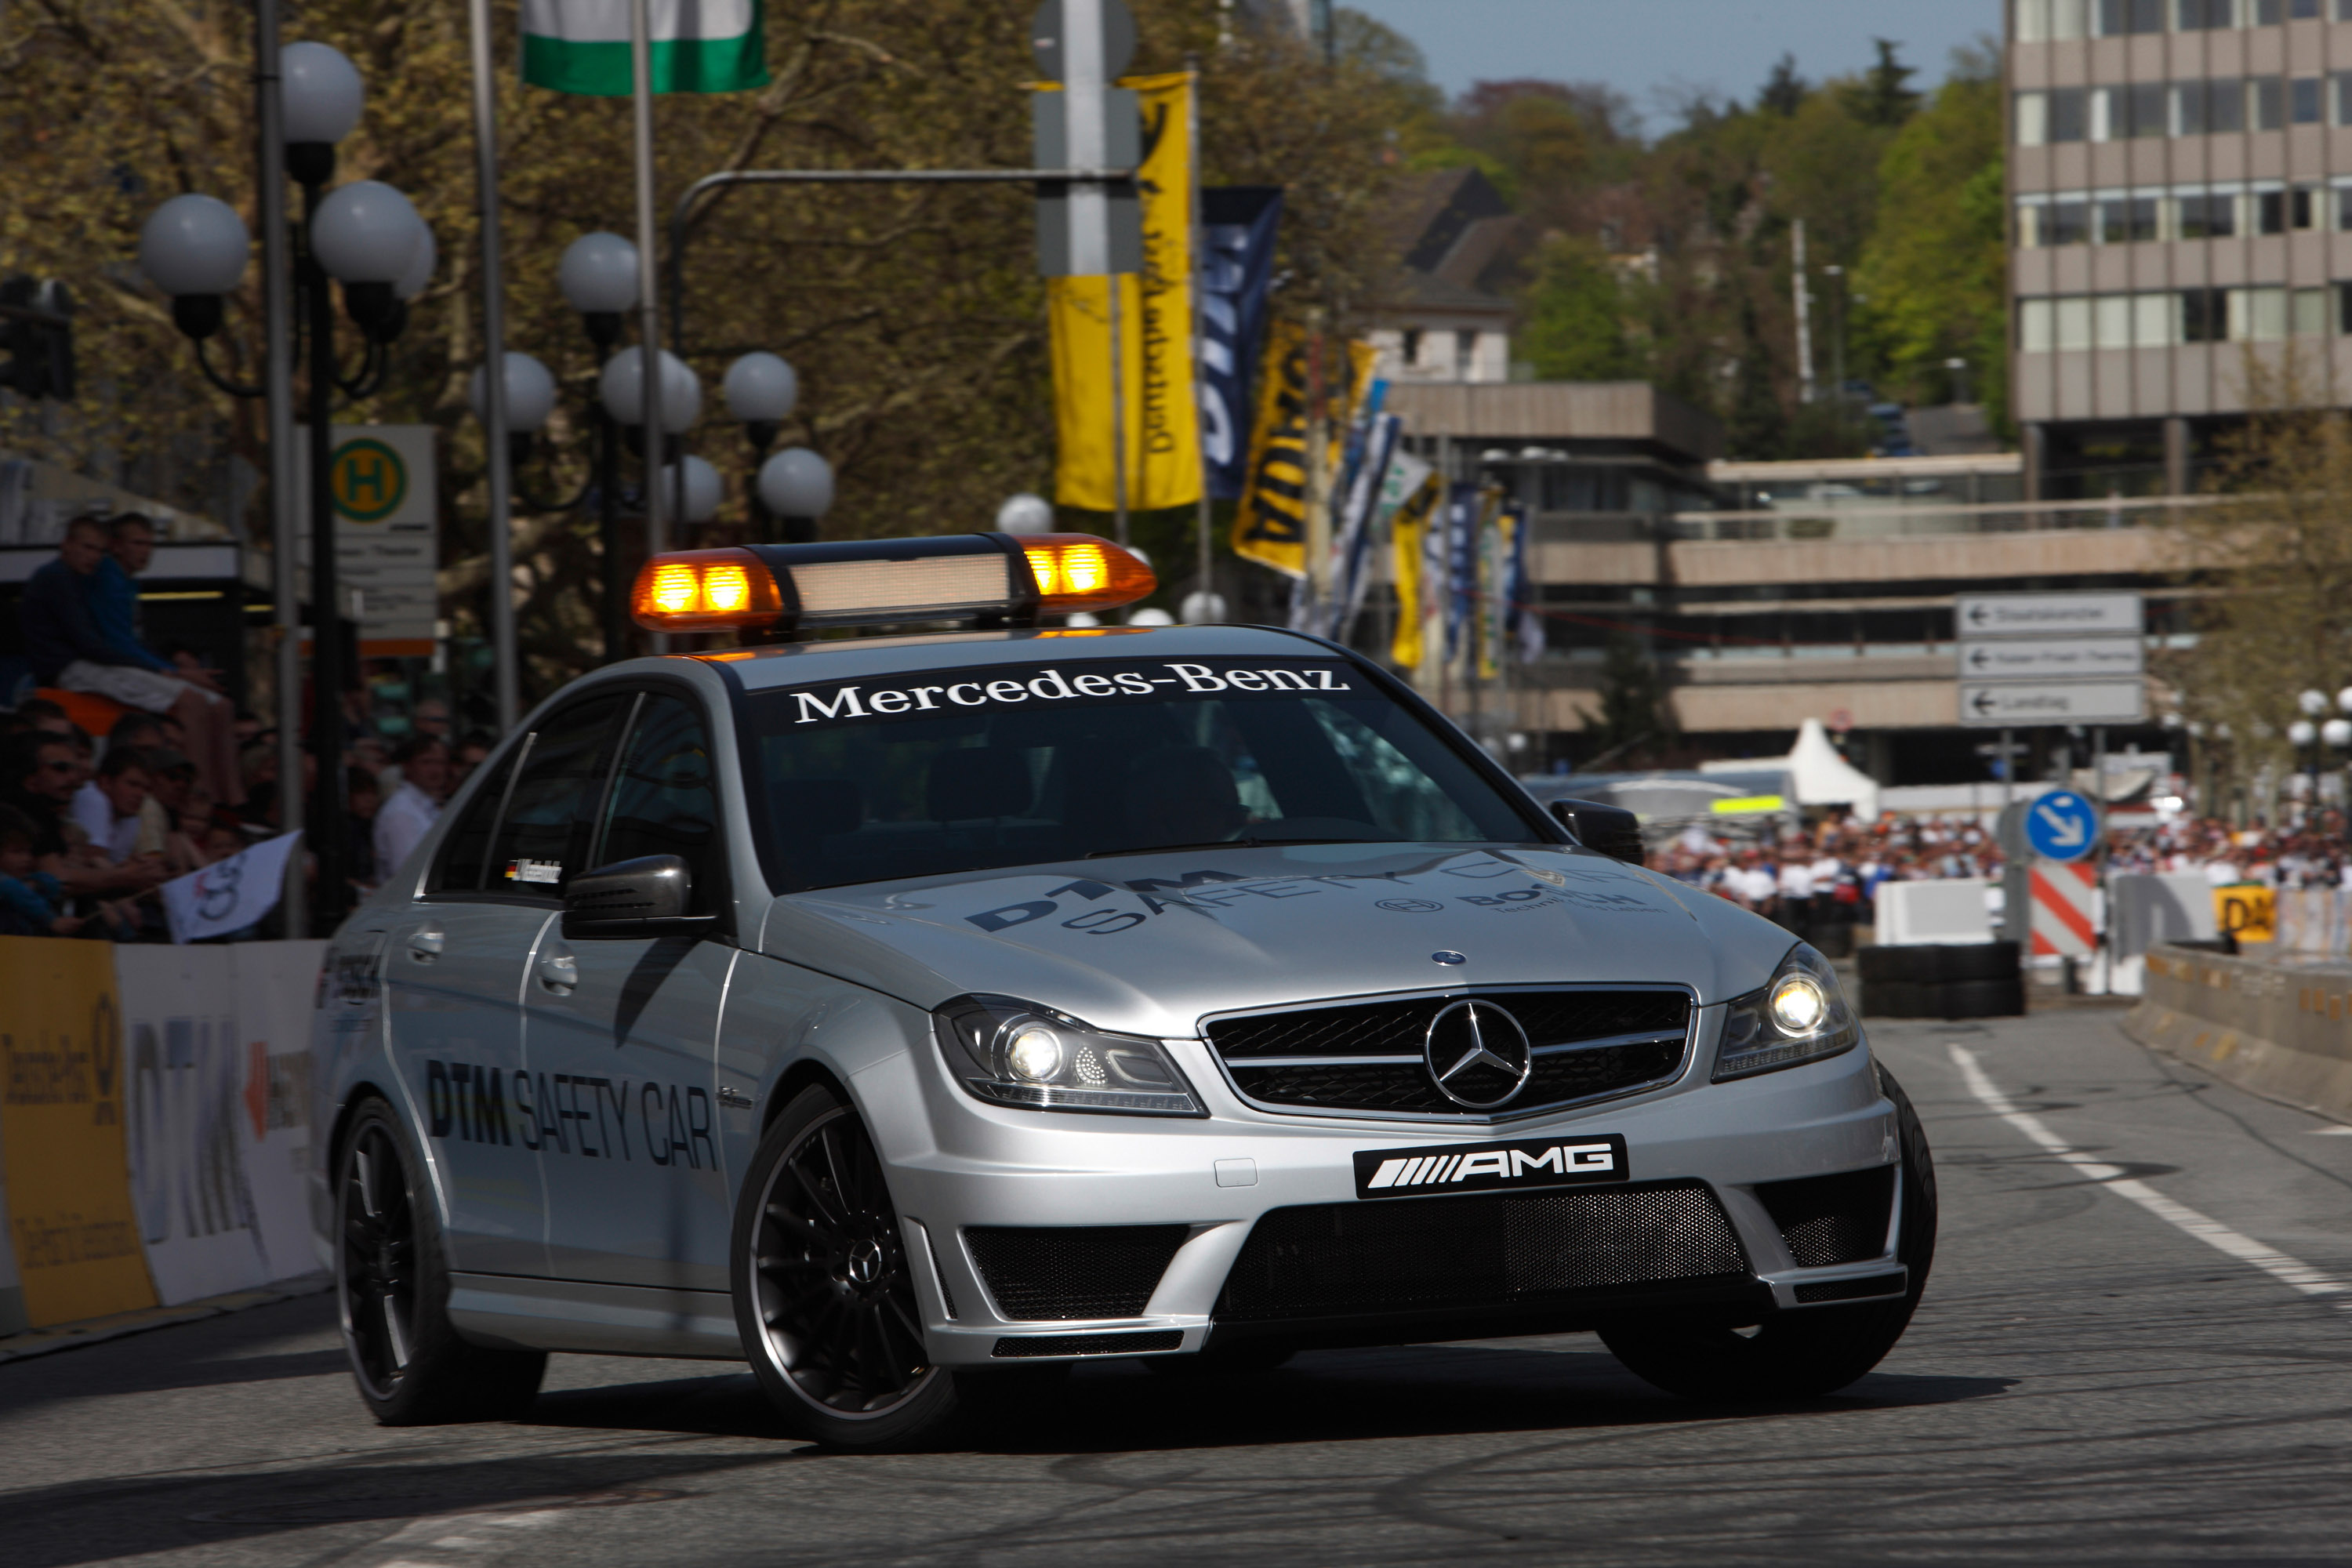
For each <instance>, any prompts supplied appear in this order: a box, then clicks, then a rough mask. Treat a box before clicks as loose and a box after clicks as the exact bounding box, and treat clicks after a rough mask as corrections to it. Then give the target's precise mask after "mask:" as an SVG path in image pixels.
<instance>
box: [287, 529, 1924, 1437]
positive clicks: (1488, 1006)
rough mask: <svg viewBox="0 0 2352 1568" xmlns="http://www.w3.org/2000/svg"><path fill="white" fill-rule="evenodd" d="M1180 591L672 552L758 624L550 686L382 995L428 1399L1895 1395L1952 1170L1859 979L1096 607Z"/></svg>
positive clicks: (367, 1119)
mask: <svg viewBox="0 0 2352 1568" xmlns="http://www.w3.org/2000/svg"><path fill="white" fill-rule="evenodd" d="M1150 581H1151V580H1150V575H1149V573H1148V572H1147V571H1146V570H1145V569H1144V568H1143V567H1142V565H1141V563H1139V562H1136V561H1134V560H1133V558H1132V557H1129V556H1126V555H1125V554H1123V553H1122V552H1119V551H1118V549H1117V547H1116V546H1112V545H1108V544H1106V543H1103V542H1100V541H1096V540H1091V539H1085V538H1083V537H1081V536H1074V535H1053V536H1043V537H1042V538H1041V537H1036V536H1032V537H1029V538H1025V539H1021V540H1014V539H1012V538H1009V537H1007V536H1003V535H991V534H968V535H961V536H951V537H947V538H940V539H929V540H901V541H891V542H873V543H864V544H856V545H811V546H782V547H772V548H771V547H752V548H746V549H737V550H730V551H709V552H690V553H688V554H682V555H677V556H666V557H660V558H657V559H656V561H655V562H654V563H651V564H649V565H648V566H647V567H646V572H645V574H644V575H642V576H641V577H640V579H639V582H638V587H637V595H636V610H637V614H638V616H639V618H640V620H641V621H643V622H644V624H646V625H647V626H654V627H656V628H658V629H662V630H665V631H668V632H672V633H693V632H711V631H731V632H733V633H734V634H736V636H737V637H741V638H743V639H745V640H747V641H748V642H749V643H750V644H751V646H744V647H728V648H726V649H724V650H716V651H703V652H699V653H688V654H684V655H673V656H669V657H663V658H644V659H637V660H634V661H631V662H627V663H623V664H618V665H614V666H612V667H610V668H604V669H600V670H597V671H596V672H594V673H593V674H591V675H589V676H586V677H584V678H583V679H579V680H577V681H575V682H573V683H572V685H570V686H569V687H567V688H565V689H563V690H562V691H561V692H560V693H558V694H557V695H556V696H554V697H553V698H551V699H550V700H548V701H546V702H545V703H543V704H542V705H541V707H540V708H539V710H537V711H535V712H533V713H532V714H531V715H530V717H529V719H528V720H527V721H525V722H524V723H523V724H522V725H521V726H520V728H519V729H518V730H517V731H516V732H515V733H513V734H511V735H509V737H507V739H506V741H505V743H504V744H503V746H502V748H501V749H500V751H499V752H498V754H497V755H496V756H494V757H493V758H492V759H491V760H490V761H489V762H488V763H486V764H485V765H483V766H482V767H481V768H480V769H478V771H477V773H476V774H475V775H474V777H473V778H472V779H470V780H469V781H468V784H467V787H466V788H465V789H464V790H463V791H462V792H461V793H460V794H459V795H457V798H456V799H454V800H452V801H451V802H450V803H449V804H448V805H447V806H446V808H445V809H444V811H443V813H442V815H441V817H440V820H439V822H438V824H437V825H436V829H435V831H434V832H433V834H432V835H431V836H430V837H428V838H427V839H426V840H425V843H424V844H423V845H422V846H421V847H419V849H418V850H417V852H416V854H415V856H414V857H413V858H412V859H411V860H410V862H409V863H408V864H406V865H404V866H403V867H401V868H399V869H398V871H397V873H396V874H395V875H394V876H392V877H391V878H390V879H388V880H387V882H386V884H385V886H384V887H383V889H382V890H381V891H380V892H379V893H377V894H376V895H375V896H374V897H373V898H372V899H371V900H369V901H368V902H367V903H365V904H364V905H363V906H362V908H361V909H359V910H357V912H355V913H354V914H353V915H352V918H351V919H350V921H348V922H347V923H346V924H345V926H344V927H343V929H342V931H341V933H340V934H339V935H338V937H337V939H336V941H335V942H334V944H333V947H332V949H331V953H330V955H329V958H328V962H327V966H326V970H325V973H324V974H323V976H322V980H321V984H320V1000H319V1009H318V1016H317V1026H316V1030H315V1034H314V1058H315V1060H314V1068H315V1072H314V1091H315V1093H316V1095H317V1096H318V1101H319V1103H318V1105H317V1107H316V1109H317V1112H318V1117H319V1121H318V1123H317V1124H318V1125H320V1126H321V1127H323V1128H328V1129H331V1136H329V1137H326V1138H323V1139H321V1140H320V1152H321V1159H320V1165H319V1168H318V1169H317V1170H316V1172H315V1173H314V1178H315V1187H314V1200H315V1201H314V1213H315V1215H316V1219H317V1225H318V1232H319V1237H320V1247H321V1250H322V1255H323V1256H324V1257H325V1258H326V1260H327V1261H328V1263H329V1264H330V1266H331V1268H333V1269H334V1271H335V1273H336V1276H337V1278H338V1279H339V1281H340V1289H341V1308H342V1321H343V1331H344V1337H345V1340H346V1342H347V1344H348V1346H349V1349H350V1352H351V1362H352V1370H353V1373H354V1374H355V1377H356V1379H357V1381H358V1384H359V1387H360V1391H361V1393H362V1395H363V1397H364V1398H365V1400H366V1402H367V1404H368V1405H369V1406H370V1407H371V1408H372V1409H373V1411H374V1413H375V1414H376V1415H377V1417H378V1418H379V1419H381V1420H383V1421H387V1422H395V1423H406V1422H425V1421H436V1420H455V1419H466V1418H476V1417H482V1416H489V1415H502V1414H509V1413H512V1412H513V1411H515V1410H517V1409H519V1408H520V1406H521V1405H525V1404H527V1403H528V1402H529V1401H530V1398H531V1397H532V1396H533V1394H535V1392H536V1390H537V1387H538V1384H539V1380H540V1377H541V1372H542V1370H543V1368H544V1366H545V1363H546V1357H547V1352H551V1351H581V1352H604V1353H616V1352H617V1353H629V1354H644V1355H659V1356H692V1357H708V1358H711V1359H714V1360H723V1361H730V1362H743V1361H747V1360H748V1362H749V1363H750V1364H751V1368H752V1370H753V1371H754V1372H755V1373H756V1374H757V1375H758V1378H759V1380H760V1383H761V1385H762V1386H763V1387H764V1388H765V1389H766V1391H767V1392H768V1394H770V1395H771V1396H772V1398H773V1400H774V1401H775V1403H776V1404H777V1405H778V1406H779V1407H780V1408H782V1410H783V1411H784V1412H786V1413H787V1415H788V1416H789V1417H790V1418H791V1419H792V1421H793V1423H795V1424H796V1426H798V1428H799V1429H800V1430H802V1431H803V1432H805V1433H806V1434H808V1435H810V1436H814V1437H816V1438H818V1439H820V1440H823V1441H825V1442H828V1443H832V1444H835V1445H839V1446H842V1447H868V1448H887V1447H904V1446H907V1445H909V1444H914V1443H918V1442H926V1441H930V1440H933V1438H934V1437H935V1436H937V1434H938V1433H939V1432H940V1429H941V1428H942V1426H944V1425H945V1424H946V1423H949V1422H950V1421H951V1420H952V1419H953V1418H954V1417H955V1415H956V1414H957V1411H958V1409H959V1406H960V1405H963V1404H967V1403H970V1402H972V1401H974V1400H984V1399H985V1398H987V1397H988V1396H989V1395H990V1394H991V1392H992V1390H996V1389H1001V1388H1003V1387H1006V1386H1033V1385H1034V1384H1036V1383H1037V1382H1038V1381H1040V1380H1041V1379H1043V1378H1045V1377H1048V1376H1050V1375H1052V1374H1055V1373H1058V1372H1060V1371H1062V1370H1064V1369H1066V1367H1067V1366H1068V1365H1069V1364H1071V1363H1076V1362H1078V1361H1081V1360H1084V1359H1087V1358H1089V1357H1101V1356H1137V1357H1144V1358H1148V1359H1149V1360H1150V1361H1152V1362H1153V1363H1155V1364H1157V1365H1159V1366H1161V1367H1162V1368H1163V1369H1165V1370H1170V1371H1178V1370H1182V1369H1188V1368H1191V1369H1200V1370H1202V1371H1208V1370H1211V1369H1215V1370H1220V1371H1223V1373H1227V1374H1234V1373H1246V1372H1248V1371H1251V1370H1255V1369H1265V1368H1271V1367H1273V1366H1274V1365H1276V1363H1279V1362H1280V1361H1281V1360H1282V1359H1283V1358H1284V1357H1286V1356H1287V1355H1289V1354H1291V1353H1292V1352H1295V1351H1297V1350H1300V1349H1303V1348H1312V1347H1317V1346H1332V1345H1381V1344H1398V1343H1407V1342H1428V1341H1437V1340H1453V1339H1464V1338H1472V1337H1476V1338H1489V1337H1495V1336H1499V1335H1508V1334H1538V1333H1543V1334H1549V1333H1561V1332H1569V1331H1595V1332H1597V1333H1599V1334H1600V1336H1601V1340H1602V1341H1603V1342H1604V1343H1606V1344H1607V1345H1608V1347H1609V1348H1610V1350H1611V1351H1612V1352H1615V1354H1616V1355H1617V1356H1618V1357H1619V1358H1621V1359H1622V1361H1623V1362H1624V1363H1625V1364H1626V1365H1627V1366H1628V1367H1630V1368H1631V1369H1633V1371H1634V1372H1635V1373H1639V1374H1640V1375H1641V1376H1643V1377H1644V1378H1646V1379H1648V1380H1649V1381H1651V1382H1652V1383H1654V1384H1658V1385H1660V1386H1662V1387H1664V1388H1665V1389H1668V1390H1671V1391H1673V1392H1675V1393H1677V1394H1686V1395H1691V1396H1694V1397H1702V1398H1709V1399H1740V1398H1784V1397H1790V1396H1798V1395H1804V1394H1820V1393H1825V1392H1828V1391H1830V1390H1832V1389H1835V1388H1839V1387H1842V1386H1843V1385H1844V1384H1849V1383H1851V1382H1853V1380H1855V1379H1856V1378H1859V1377H1861V1376H1862V1375H1863V1374H1864V1373H1866V1372H1868V1371H1869V1370H1870V1368H1871V1367H1872V1366H1874V1364H1876V1363H1877V1362H1878V1361H1879V1359H1880V1358H1881V1357H1882V1356H1884V1355H1885V1353H1886V1352H1887V1351H1888V1349H1889V1348H1890V1347H1892V1346H1893V1344H1894V1343H1895V1340H1896V1339H1897V1338H1898V1337H1899V1336H1900V1335H1901V1333H1902V1331H1903V1330H1904V1327H1905V1325H1906V1323H1907V1322H1908V1321H1909V1319H1910V1315H1911V1312H1912V1310H1913V1307H1914V1306H1915V1305H1916V1302H1917V1300H1918V1299H1919V1294H1920V1291H1921V1289H1922V1288H1923V1287H1924V1286H1925V1284H1926V1280H1927V1268H1928V1263H1929V1258H1930V1256H1931V1254H1932V1250H1933V1246H1934V1236H1935V1184H1934V1175H1933V1172H1932V1169H1931V1166H1930V1163H1929V1158H1928V1152H1927V1145H1926V1141H1925V1139H1924V1138H1923V1136H1922V1134H1921V1132H1920V1130H1919V1124H1918V1121H1917V1119H1916V1116H1915V1115H1914V1114H1913V1113H1912V1111H1911V1109H1910V1107H1909V1105H1908V1103H1907V1102H1906V1100H1905V1099H1904V1096H1903V1093H1902V1090H1901V1089H1899V1088H1898V1087H1897V1086H1896V1085H1895V1082H1894V1080H1893V1079H1891V1078H1890V1077H1889V1076H1888V1075H1887V1074H1886V1072H1885V1069H1884V1068H1881V1067H1879V1066H1878V1065H1877V1064H1876V1063H1874V1061H1873V1059H1872V1057H1871V1052H1870V1049H1869V1047H1868V1044H1867V1042H1866V1041H1865V1040H1864V1037H1863V1032H1862V1028H1861V1026H1860V1023H1859V1021H1858V1019H1857V1018H1856V1016H1855V1015H1854V1012H1853V1008H1852V1006H1851V1005H1849V1003H1848V1002H1847V1001H1846V999H1845V998H1844V996H1843V994H1842V993H1841V991H1840V988H1839V984H1838V980H1837V978H1836V975H1835V974H1834V973H1833V972H1832V969H1831V967H1830V966H1829V965H1828V964H1827V963H1824V962H1823V961H1822V959H1821V957H1820V956H1819V955H1817V954H1815V953H1814V952H1812V951H1811V949H1809V948H1807V947H1805V946H1803V945H1802V944H1801V943H1798V942H1794V941H1793V940H1792V939H1791V938H1790V935H1789V934H1788V933H1787V932H1786V931H1782V930H1780V928H1779V927H1777V926H1774V925H1772V924H1770V923H1769V922H1768V921H1763V920H1761V919H1759V918H1758V917H1756V916H1754V915H1752V914H1749V913H1748V912H1746V911H1744V910H1739V909H1737V908H1735V907H1734V906H1732V905H1731V904H1729V903H1727V902H1724V901H1722V900H1717V899H1715V898H1713V897H1710V896H1706V895H1702V894H1698V893H1695V892H1693V891H1691V890H1690V889H1685V888H1683V887H1680V886H1678V885H1677V884H1675V883H1674V882H1672V881H1670V880H1667V879H1664V878H1661V877H1658V876H1654V875H1653V874H1651V873H1650V872H1648V871H1645V870H1643V869H1642V868H1641V867H1640V865H1639V864H1638V860H1639V857H1640V853H1641V846H1640V840H1639V836H1638V834H1637V833H1634V832H1633V831H1632V828H1633V823H1632V819H1631V818H1630V816H1625V815H1624V814H1622V813H1612V812H1611V811H1609V810H1607V809H1606V808H1600V807H1591V806H1580V804H1579V803H1576V802H1559V803H1556V804H1555V805H1554V806H1553V808H1552V809H1551V810H1549V811H1546V810H1544V809H1542V808H1540V807H1538V805H1536V804H1535V803H1534V802H1533V801H1532V800H1530V799H1529V798H1528V795H1527V794H1526V793H1525V792H1524V791H1523V790H1521V789H1520V788H1519V786H1518V785H1517V784H1515V783H1514V782H1513V781H1512V780H1511V778H1510V777H1509V776H1508V774H1507V773H1505V772H1504V771H1503V770H1502V769H1501V768H1499V767H1498V766H1496V764H1495V763H1494V762H1493V761H1492V760H1491V759H1490V758H1488V757H1487V756H1486V755H1485V754H1484V753H1483V752H1480V751H1479V749H1478V748H1477V747H1476V746H1475V745H1474V744H1473V743H1471V742H1469V741H1468V740H1467V739H1465V737H1464V736H1463V735H1462V734H1461V733H1460V732H1459V731H1456V730H1455V729H1454V727H1453V726H1452V725H1451V724H1450V723H1448V722H1447V721H1445V720H1444V719H1443V718H1442V717H1440V716H1439V715H1437V714H1436V713H1435V712H1433V710H1431V709H1430V708H1429V707H1428V706H1427V705H1426V704H1424V703H1423V701H1421V700H1420V699H1419V698H1417V697H1416V696H1415V695H1414V694H1413V693H1412V691H1411V690H1410V689H1407V688H1406V687H1404V686H1403V685H1402V684H1401V683H1400V682H1399V681H1397V680H1396V679H1394V678H1393V677H1392V676H1391V675H1390V674H1388V673H1387V672H1385V671H1384V670H1382V669H1381V668H1379V667H1378V666H1377V665H1375V664H1374V663H1372V662H1371V661H1370V660H1368V659H1366V658H1362V657H1360V656H1359V655H1357V654H1355V653H1353V652H1350V651H1349V650H1348V649H1346V648H1343V647H1338V646H1335V645H1333V644H1330V643H1327V642H1323V641H1320V640H1318V639H1316V638H1312V637H1303V636H1299V635H1296V634H1293V633H1290V632H1286V631H1281V630H1275V629H1269V628H1263V627H1238V626H1182V627H1157V628H1148V629H1147V628H1128V627H1108V628H1098V629H1090V630H1076V629H1067V628H1060V627H1053V626H1045V627H1041V626H1039V625H1038V622H1039V621H1040V619H1041V618H1049V617H1051V616H1054V615H1055V614H1058V613H1060V612H1062V611H1065V610H1069V609H1072V608H1079V607H1101V606H1107V605H1115V604H1117V603H1120V602H1126V601H1131V600H1132V599H1133V598H1135V597H1138V596H1140V594H1142V593H1146V592H1149V591H1150ZM1137 584H1141V586H1140V588H1139V587H1138V586H1137ZM1120 595H1125V600H1124V601H1123V600H1122V599H1121V598H1120ZM942 622H949V623H961V625H962V626H964V628H965V629H960V630H950V631H943V632H939V631H931V632H924V633H920V634H912V635H909V634H906V633H903V632H898V633H888V634H885V635H868V636H824V637H818V636H815V635H814V634H817V633H820V632H825V631H828V630H829V629H834V630H837V629H839V628H851V627H855V628H866V627H872V626H906V625H908V624H912V623H929V624H932V625H937V624H940V623H942ZM1629 861H1630V862H1631V863H1629Z"/></svg>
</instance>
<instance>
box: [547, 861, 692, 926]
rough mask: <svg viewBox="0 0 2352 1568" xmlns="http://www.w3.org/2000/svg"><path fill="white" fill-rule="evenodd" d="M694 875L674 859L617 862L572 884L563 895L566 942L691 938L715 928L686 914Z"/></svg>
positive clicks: (600, 868) (601, 867)
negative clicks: (667, 937)
mask: <svg viewBox="0 0 2352 1568" xmlns="http://www.w3.org/2000/svg"><path fill="white" fill-rule="evenodd" d="M693 907H694V874H693V873H692V872H691V871H688V869H687V868H686V861H685V859H684V858H682V857H680V856H677V855H646V856H644V857H641V858H638V859H635V860H616V861H614V863H613V864H612V865H610V866H599V867H597V868H596V869H594V870H593V871H584V872H583V873H581V874H580V875H579V876H577V877H574V878H572V885H571V886H570V887H569V888H567V889H564V894H563V934H564V935H565V936H566V937H600V936H603V937H625V936H635V937H663V936H689V935H696V934H698V933H700V932H702V931H708V930H709V929H711V928H712V927H714V926H716V925H717V924H718V923H719V921H718V917H717V916H715V915H690V914H688V913H687V911H688V910H690V909H692V908H693Z"/></svg>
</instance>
